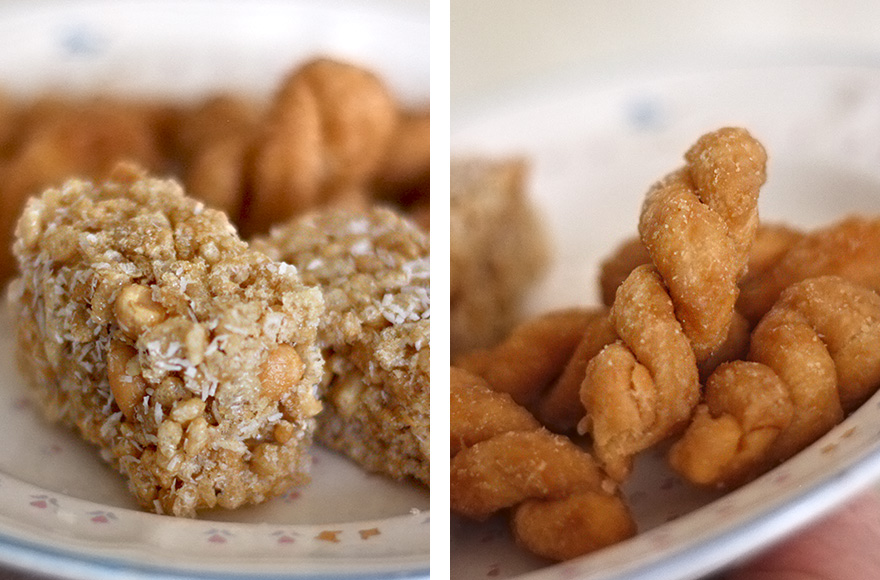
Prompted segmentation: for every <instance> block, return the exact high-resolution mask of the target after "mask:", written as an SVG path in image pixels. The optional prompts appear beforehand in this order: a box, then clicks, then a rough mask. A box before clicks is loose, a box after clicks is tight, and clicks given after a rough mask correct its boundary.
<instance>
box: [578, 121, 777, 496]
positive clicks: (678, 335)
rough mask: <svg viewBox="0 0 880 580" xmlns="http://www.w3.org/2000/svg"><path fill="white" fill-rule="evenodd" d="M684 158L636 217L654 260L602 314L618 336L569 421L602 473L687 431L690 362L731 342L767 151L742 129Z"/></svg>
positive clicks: (710, 139) (693, 376) (714, 136)
mask: <svg viewBox="0 0 880 580" xmlns="http://www.w3.org/2000/svg"><path fill="white" fill-rule="evenodd" d="M685 159H686V161H687V164H686V166H685V167H684V168H683V169H681V170H679V171H676V172H675V173H672V174H671V175H669V176H667V177H666V178H665V179H663V180H662V181H660V182H659V183H657V184H656V185H655V186H654V187H653V188H652V189H651V190H650V191H649V192H648V195H647V198H646V199H645V203H644V206H643V208H642V216H641V219H640V222H639V234H640V236H641V238H642V243H643V244H644V245H645V248H646V249H647V250H648V253H649V254H650V255H651V259H652V261H653V265H643V266H639V267H637V268H636V269H635V270H634V271H633V272H632V273H631V274H630V276H629V277H628V278H627V279H626V280H625V281H624V283H623V284H622V285H621V286H620V288H618V290H617V294H616V297H615V300H614V304H613V305H612V307H611V314H610V316H611V322H612V324H613V326H614V329H615V331H616V332H617V334H618V336H619V337H620V339H621V340H619V341H617V342H614V343H612V344H610V345H609V346H607V347H605V348H604V349H603V350H602V351H601V352H600V353H599V354H597V355H596V356H595V357H594V358H593V359H592V360H591V361H590V362H589V364H588V365H587V373H586V377H585V380H584V382H583V384H582V385H581V401H582V402H583V404H584V406H585V408H586V410H587V416H586V417H585V418H584V419H583V420H582V421H581V423H580V424H579V426H578V428H579V430H580V431H581V432H582V433H586V432H589V433H590V434H591V435H592V436H593V442H594V446H595V452H596V455H597V458H598V459H599V460H600V461H602V463H603V465H604V467H605V469H606V471H608V473H609V475H611V476H612V477H614V478H615V479H617V480H622V479H624V478H625V477H626V476H627V475H628V474H629V471H630V469H631V462H632V457H633V456H634V455H635V454H636V453H638V452H639V451H642V450H644V449H645V448H647V447H649V446H651V445H653V444H655V443H657V442H658V441H660V440H662V439H664V438H666V437H668V436H670V435H672V434H674V433H676V432H677V431H678V430H679V429H680V428H682V427H684V425H685V424H686V421H687V420H688V419H689V417H690V414H691V412H692V410H693V408H694V407H695V406H696V404H697V402H698V400H699V377H698V366H697V365H698V364H699V363H700V362H702V361H705V360H707V359H709V358H710V357H712V356H713V355H714V353H715V352H716V351H717V350H718V349H719V348H720V347H721V346H722V345H723V344H724V343H725V341H726V340H727V338H728V335H729V332H730V327H731V323H732V320H733V316H734V303H735V301H736V297H737V293H738V289H737V282H738V279H739V277H740V276H742V275H743V273H744V272H745V269H746V264H747V260H748V255H749V247H750V244H751V241H752V239H753V238H754V235H755V230H756V228H757V222H758V214H757V199H758V190H759V188H760V186H761V185H762V184H763V183H764V180H765V175H766V174H765V164H766V160H767V157H766V154H765V152H764V149H763V147H762V146H761V144H760V143H758V142H757V141H756V140H754V139H753V138H752V137H751V136H750V135H749V134H748V132H746V131H745V130H743V129H735V128H724V129H720V130H718V131H715V132H713V133H709V134H706V135H704V136H702V137H701V138H700V139H699V140H698V141H697V143H696V144H695V145H694V146H693V147H692V148H691V149H690V150H689V151H688V152H687V153H686V154H685Z"/></svg>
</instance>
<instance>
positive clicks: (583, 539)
mask: <svg viewBox="0 0 880 580" xmlns="http://www.w3.org/2000/svg"><path fill="white" fill-rule="evenodd" d="M451 387H452V398H451V409H450V411H451V412H450V418H451V426H450V427H451V428H450V432H451V439H452V446H453V457H452V461H451V465H450V484H451V487H450V505H451V507H452V510H453V511H455V512H457V513H459V514H462V515H464V516H466V517H470V518H473V519H478V520H480V519H485V518H488V517H489V516H491V515H492V514H494V513H496V512H498V511H499V510H503V509H507V508H512V509H513V518H512V522H511V524H512V527H513V531H514V535H515V537H516V539H517V541H518V542H519V543H520V544H521V545H523V546H524V547H525V548H527V549H529V550H531V551H532V552H534V553H536V554H539V555H541V556H544V557H547V558H552V559H558V560H563V559H569V558H573V557H576V556H579V555H582V554H585V553H588V552H590V551H593V550H595V549H598V548H601V547H604V546H607V545H610V544H613V543H616V542H619V541H621V540H623V539H626V538H628V537H630V536H632V535H633V534H635V523H634V522H633V519H632V516H631V515H630V513H629V509H628V508H627V506H626V505H625V503H624V502H623V500H622V498H621V497H620V496H619V495H618V493H617V490H616V486H615V485H614V484H613V482H611V481H609V480H608V478H607V477H606V475H605V474H604V473H603V472H602V469H601V468H600V467H599V466H598V464H597V463H596V462H595V461H594V460H593V458H592V457H591V456H590V455H589V454H588V453H587V452H585V451H584V450H583V449H581V448H580V447H578V446H577V445H575V444H574V443H572V442H571V441H570V440H569V439H568V438H566V437H563V436H561V435H555V434H552V433H550V432H549V431H547V430H546V429H543V428H541V427H540V426H539V425H538V424H537V422H536V421H534V419H533V418H531V417H530V415H529V414H528V412H527V411H525V410H524V409H522V408H521V407H519V406H518V405H516V404H515V403H514V402H513V401H512V399H511V398H510V397H509V396H508V395H506V394H503V393H493V392H492V391H491V389H490V388H489V386H488V385H487V384H486V383H485V381H483V380H482V379H480V378H479V377H476V376H475V375H472V374H470V373H468V372H467V371H464V370H460V369H455V368H453V369H452V372H451Z"/></svg>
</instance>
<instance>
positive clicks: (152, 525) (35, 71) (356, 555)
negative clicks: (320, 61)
mask: <svg viewBox="0 0 880 580" xmlns="http://www.w3.org/2000/svg"><path fill="white" fill-rule="evenodd" d="M427 12H428V11H427V2H418V3H411V4H410V5H409V6H404V4H403V3H392V2H383V3H374V4H371V5H367V4H364V3H355V2H340V1H331V2H327V1H320V2H318V1H315V2H246V3H245V2H230V1H219V2H218V1H213V0H212V1H204V2H186V3H180V2H112V3H111V2H84V3H83V2H49V3H39V4H37V3H33V2H13V3H5V4H4V5H3V6H2V7H0V39H2V40H0V47H2V49H3V50H0V87H3V88H4V89H5V90H8V91H9V92H11V93H14V94H17V95H29V94H34V93H36V92H40V91H43V90H49V89H58V90H63V91H67V92H69V93H82V94H86V93H96V92H101V93H107V92H112V93H120V94H136V95H153V96H159V97H165V98H168V97H170V98H182V99H183V98H197V97H199V96H202V95H206V94H208V93H210V92H213V91H216V90H221V89H222V90H237V91H241V92H244V93H246V94H249V95H253V96H265V95H266V94H268V93H269V92H270V91H271V90H272V89H273V87H274V86H276V83H277V82H278V81H279V80H280V79H281V77H282V75H284V74H285V73H286V72H288V71H289V70H291V69H292V68H293V67H294V66H295V65H296V64H297V63H298V62H300V61H302V60H303V59H306V58H309V57H312V56H316V55H331V56H336V57H338V58H345V59H348V60H352V61H354V62H357V63H360V64H362V65H364V66H366V67H368V68H370V69H371V70H373V71H375V72H377V73H378V74H380V75H382V76H383V78H385V79H386V81H387V82H388V83H389V84H390V86H391V87H392V89H393V90H394V91H395V92H396V94H397V95H398V96H399V97H400V98H401V99H402V100H404V101H405V102H408V103H412V104H423V103H427V102H428V97H429V50H428V47H429V43H428V38H429V34H428V33H429V25H428V14H427ZM0 322H2V324H0V326H2V330H0V373H2V375H3V377H4V384H3V388H2V389H0V436H2V438H3V440H4V444H3V445H2V446H0V565H4V564H5V565H6V566H9V567H15V568H19V569H22V570H26V571H30V572H39V573H45V574H52V575H56V576H63V577H67V578H87V579H90V580H91V579H97V578H118V577H121V576H123V577H126V578H200V577H217V576H221V577H230V578H272V577H286V578H290V577H295V578H327V577H333V578H338V577H351V578H387V577H391V576H394V577H404V578H424V577H427V575H428V567H429V522H428V507H429V497H428V492H427V490H426V489H425V488H423V487H419V486H416V485H414V484H408V483H399V482H394V481H391V480H389V479H386V478H384V477H381V476H377V475H368V474H366V473H364V472H363V471H362V470H360V469H359V468H358V467H356V466H355V465H354V464H353V463H351V462H349V461H348V460H347V459H345V458H343V457H341V456H339V455H337V454H335V453H332V452H329V451H326V450H321V449H318V450H317V451H316V464H315V466H314V469H313V482H312V483H311V484H310V485H308V486H305V487H303V488H301V489H298V490H295V491H292V492H290V493H288V494H287V495H286V496H284V497H281V498H277V499H276V500H274V501H271V502H269V503H267V504H264V505H261V506H257V507H252V508H247V509H243V510H239V511H234V512H223V511H215V512H210V513H206V514H204V515H202V516H201V517H200V519H198V520H181V519H176V518H171V517H164V516H156V515H153V514H148V513H144V512H142V511H139V510H138V509H137V508H136V506H135V504H134V502H133V501H132V499H131V497H130V496H129V495H128V493H127V491H126V489H125V484H124V482H123V480H122V478H121V477H120V476H119V475H118V474H116V473H115V472H113V471H111V470H110V469H109V468H107V467H106V466H105V465H104V464H103V463H102V462H101V461H100V460H99V459H98V454H97V452H96V450H95V449H94V448H92V447H90V446H88V445H86V444H84V443H82V442H81V441H80V440H79V439H78V438H77V437H76V435H74V434H73V433H72V432H69V431H67V430H64V429H58V428H54V427H51V426H49V425H47V424H46V423H45V422H44V421H42V419H41V418H40V416H39V413H38V412H37V411H36V410H35V409H34V408H32V407H31V406H30V405H29V404H28V403H27V399H26V397H25V396H24V389H23V386H22V384H21V381H20V380H19V379H18V377H17V374H16V370H15V365H14V362H13V358H12V340H11V337H10V333H9V330H8V328H9V327H8V323H7V322H6V321H5V320H3V321H0ZM4 577H5V576H4Z"/></svg>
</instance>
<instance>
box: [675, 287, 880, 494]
mask: <svg viewBox="0 0 880 580" xmlns="http://www.w3.org/2000/svg"><path fill="white" fill-rule="evenodd" d="M878 343H880V296H878V295H877V294H876V293H874V292H873V291H872V290H870V289H868V288H866V287H864V286H860V285H856V284H855V283H853V282H850V281H848V280H845V279H843V278H840V277H837V276H822V277H818V278H810V279H807V280H804V281H802V282H798V283H796V284H794V285H792V286H790V287H789V288H788V289H786V290H785V291H784V292H783V293H782V295H781V297H780V299H779V300H778V301H777V302H776V304H775V305H774V306H773V308H772V309H771V310H770V311H769V312H768V313H767V315H766V316H764V318H762V319H761V321H760V323H759V324H758V326H757V327H756V328H755V330H754V332H753V333H752V340H751V347H750V352H749V359H750V361H753V362H737V363H731V364H730V365H728V366H726V367H722V368H720V369H719V370H718V371H716V373H715V374H714V375H713V376H712V378H711V379H710V381H709V384H708V385H707V390H706V403H705V405H703V406H701V407H700V409H699V410H698V412H697V413H696V415H695V418H694V421H693V422H692V423H691V425H690V426H689V427H688V429H687V431H686V432H685V434H684V436H683V437H682V438H681V439H680V440H679V441H678V442H676V444H675V445H674V446H673V447H672V449H671V450H670V456H669V460H670V463H671V465H672V466H673V468H674V469H675V470H676V471H678V472H679V473H681V474H682V475H683V476H684V477H685V478H686V479H688V480H690V481H692V482H694V483H698V484H703V485H709V484H711V485H718V486H730V485H736V484H739V483H742V482H744V481H747V480H748V479H751V478H753V477H755V476H757V475H759V474H760V473H762V472H763V471H766V470H767V469H769V468H771V467H773V466H774V465H775V464H777V463H778V462H781V461H783V460H785V459H788V458H789V457H791V456H792V455H794V454H795V453H797V452H798V451H800V450H801V449H803V448H804V447H806V446H807V445H809V444H810V443H812V442H813V441H815V440H816V439H818V438H819V437H821V436H822V435H823V434H825V433H826V432H827V431H828V430H829V429H831V428H832V427H833V426H834V425H836V424H837V423H839V422H840V421H841V420H842V419H843V417H844V415H845V414H846V413H848V412H851V411H852V410H854V409H855V408H856V407H858V406H859V405H860V404H862V403H863V402H864V401H865V400H867V398H868V397H870V396H871V394H873V393H874V392H875V391H876V390H877V388H878V387H880V353H878V352H877V349H876V345H877V344H878ZM719 442H722V443H721V445H719Z"/></svg>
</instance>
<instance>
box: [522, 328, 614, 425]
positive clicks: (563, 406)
mask: <svg viewBox="0 0 880 580" xmlns="http://www.w3.org/2000/svg"><path fill="white" fill-rule="evenodd" d="M615 340H617V332H616V331H615V330H614V325H613V324H612V322H611V318H609V316H608V312H607V311H602V312H601V313H600V314H599V315H597V316H594V317H593V318H592V319H591V320H590V321H589V322H588V323H587V326H586V328H585V329H584V332H583V335H582V338H581V341H580V342H579V343H578V345H577V347H576V348H575V350H574V353H573V354H572V356H571V358H569V359H568V362H567V363H566V365H565V369H564V370H563V371H562V374H561V375H560V376H559V378H558V379H557V380H556V382H555V383H554V384H553V385H552V387H551V388H550V389H549V390H548V391H547V392H546V394H545V395H544V396H543V397H541V399H540V400H539V401H537V403H536V405H535V416H536V417H537V418H538V419H539V420H540V421H541V423H542V424H543V425H546V426H547V427H548V428H549V429H551V430H553V431H556V432H558V433H564V432H568V431H573V430H574V429H575V428H576V427H577V424H578V421H580V420H581V419H582V418H583V416H584V408H583V405H582V404H581V403H580V390H581V384H582V383H583V382H584V376H585V375H586V373H587V364H588V363H589V362H590V360H591V359H592V358H593V357H594V356H596V355H597V354H599V352H600V351H601V350H602V349H603V348H605V347H606V346H608V345H609V344H611V343H612V342H614V341H615Z"/></svg>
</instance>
